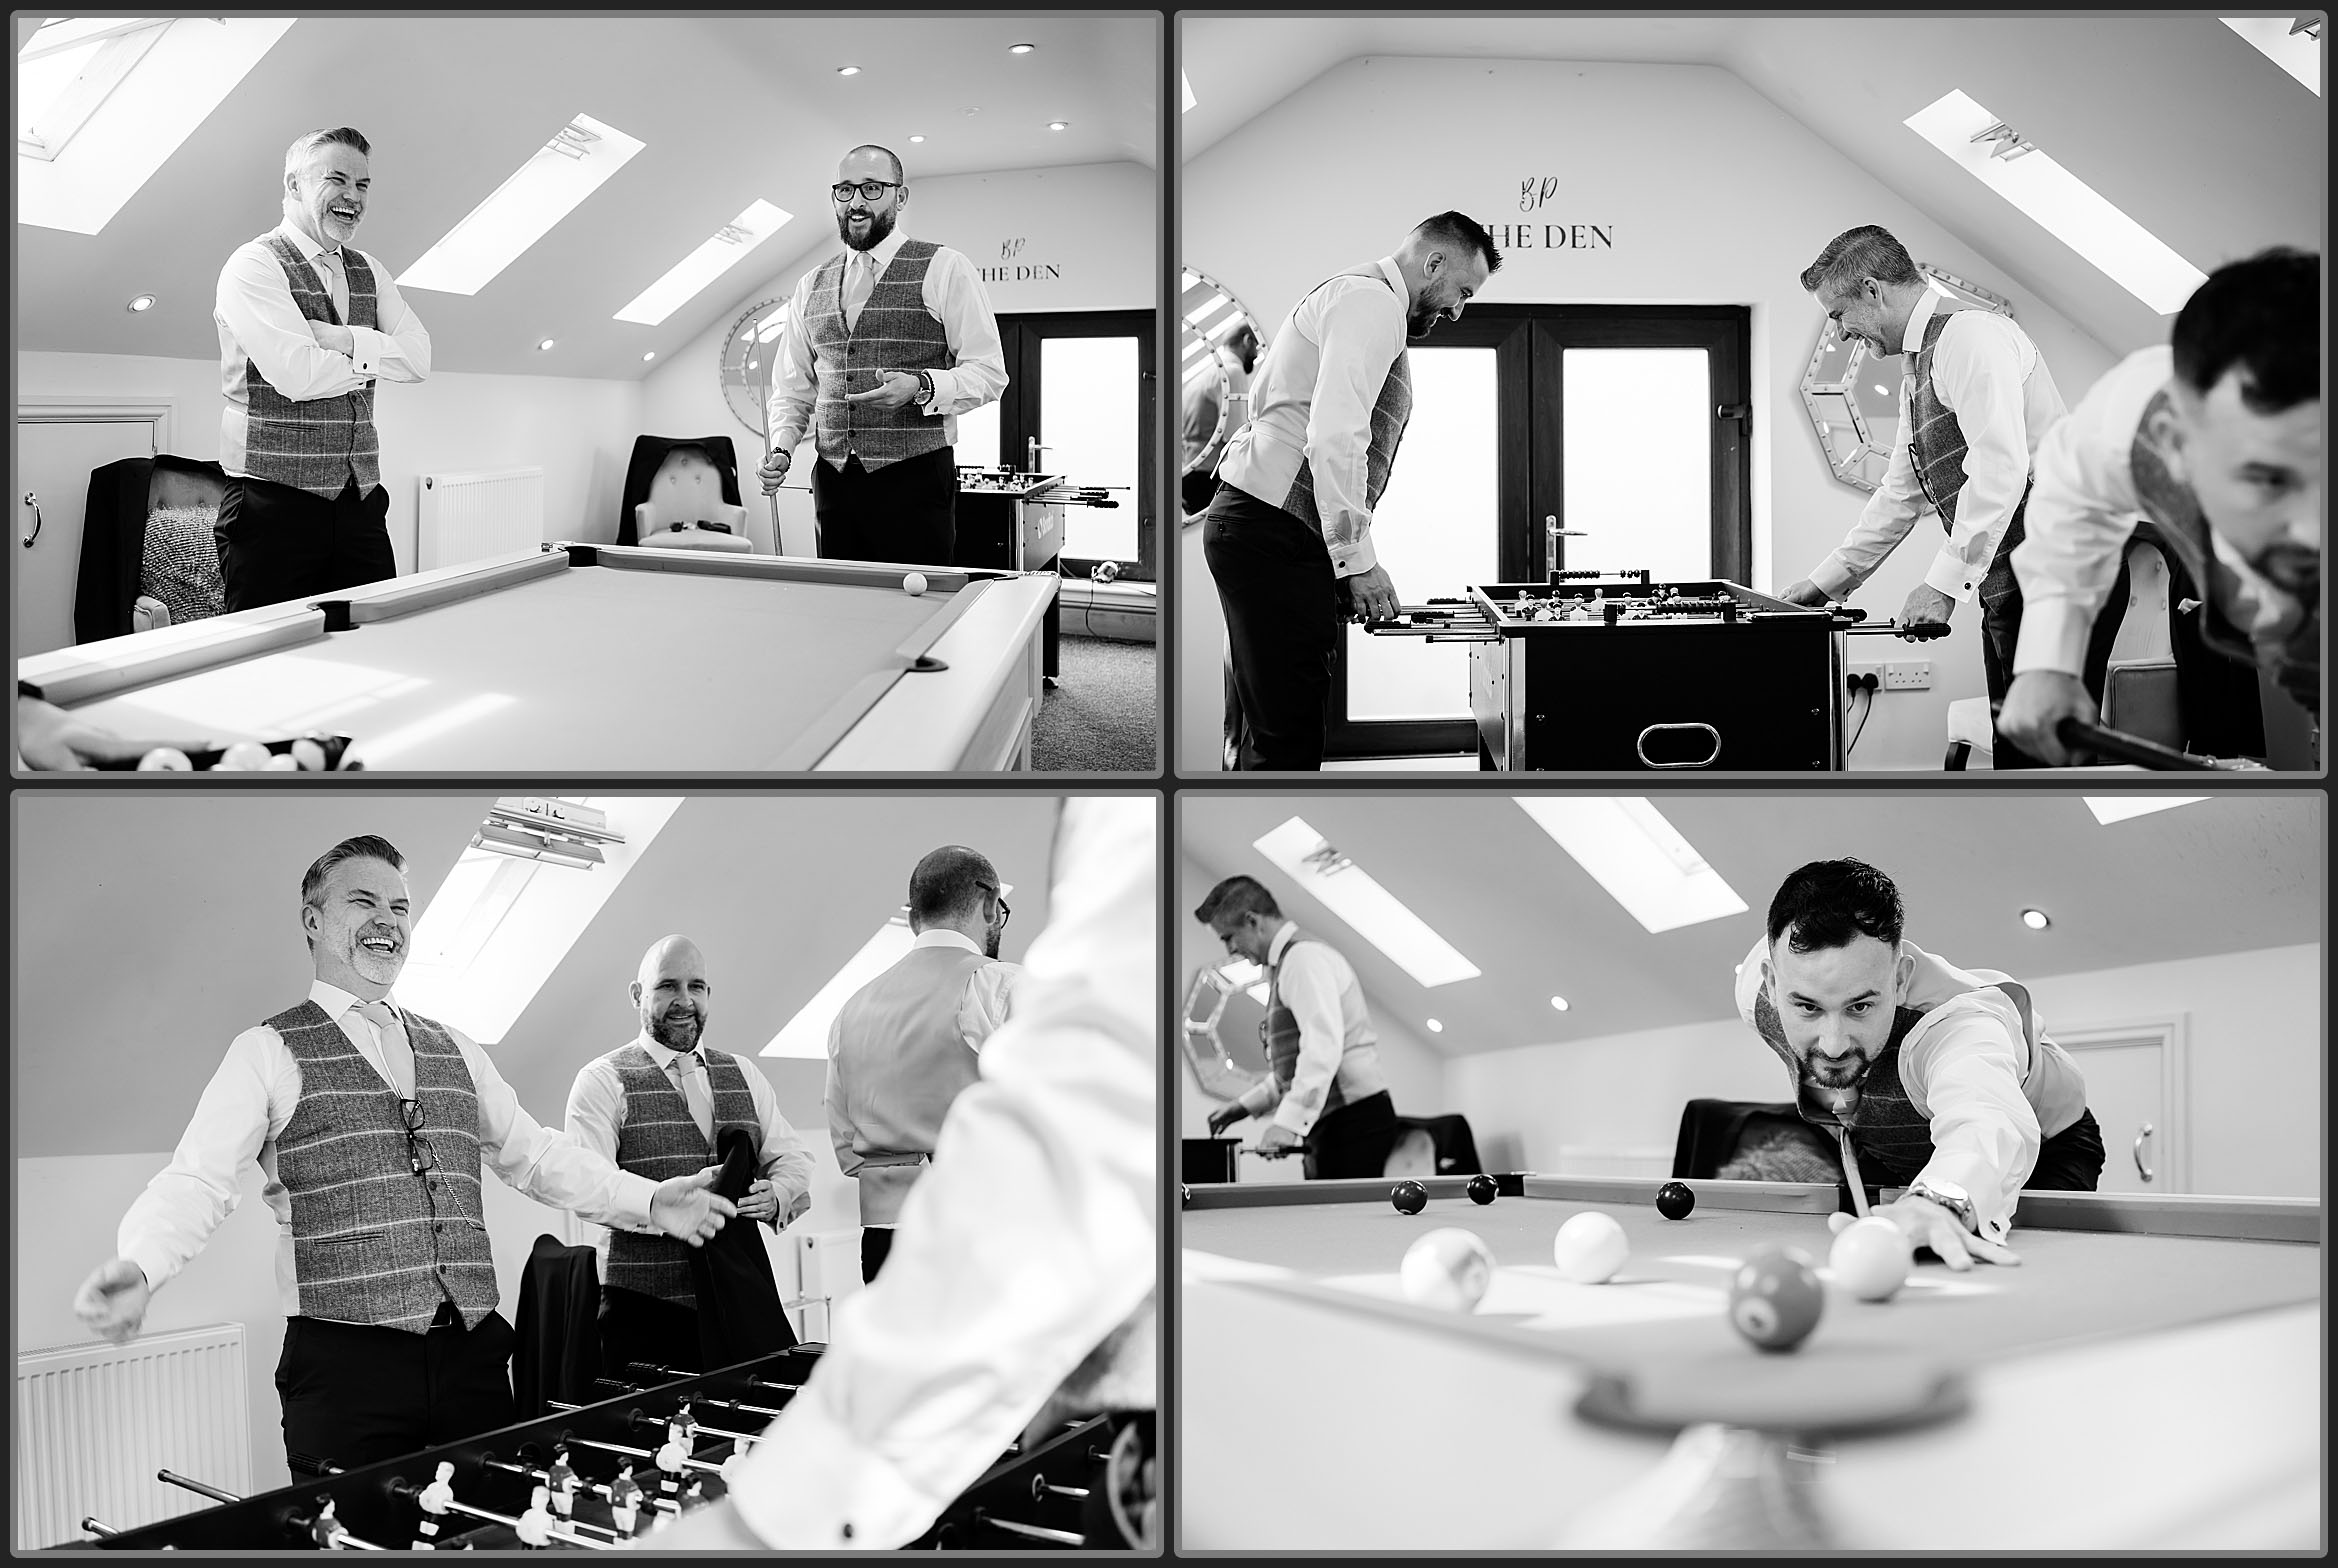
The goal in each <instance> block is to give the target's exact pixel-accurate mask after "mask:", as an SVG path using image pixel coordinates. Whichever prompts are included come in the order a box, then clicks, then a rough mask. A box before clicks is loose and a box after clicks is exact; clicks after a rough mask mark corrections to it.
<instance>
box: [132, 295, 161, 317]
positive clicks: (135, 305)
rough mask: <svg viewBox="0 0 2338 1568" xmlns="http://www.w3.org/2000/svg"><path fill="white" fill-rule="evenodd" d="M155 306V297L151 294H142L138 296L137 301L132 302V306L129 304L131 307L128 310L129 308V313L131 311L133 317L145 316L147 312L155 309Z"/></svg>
mask: <svg viewBox="0 0 2338 1568" xmlns="http://www.w3.org/2000/svg"><path fill="white" fill-rule="evenodd" d="M154 305H155V300H154V296H153V295H151V294H141V295H139V296H138V297H137V298H136V299H134V300H132V301H130V304H129V307H128V308H129V311H130V314H131V315H133V316H137V315H143V314H145V313H146V312H147V311H150V310H152V309H153V308H154Z"/></svg>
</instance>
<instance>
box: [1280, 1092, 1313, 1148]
mask: <svg viewBox="0 0 2338 1568" xmlns="http://www.w3.org/2000/svg"><path fill="white" fill-rule="evenodd" d="M1315 1120H1316V1119H1315V1118H1314V1117H1312V1116H1310V1115H1308V1114H1307V1112H1306V1111H1304V1110H1302V1109H1300V1108H1299V1107H1298V1106H1296V1105H1294V1104H1293V1103H1292V1102H1291V1097H1290V1096H1289V1095H1287V1094H1286V1095H1284V1096H1283V1103H1282V1104H1281V1105H1279V1106H1277V1107H1275V1120H1274V1124H1275V1125H1276V1126H1277V1127H1280V1128H1282V1129H1283V1131H1285V1132H1287V1133H1289V1134H1290V1135H1291V1136H1292V1137H1294V1138H1304V1137H1306V1136H1307V1134H1308V1133H1309V1132H1311V1131H1313V1130H1314V1127H1315Z"/></svg>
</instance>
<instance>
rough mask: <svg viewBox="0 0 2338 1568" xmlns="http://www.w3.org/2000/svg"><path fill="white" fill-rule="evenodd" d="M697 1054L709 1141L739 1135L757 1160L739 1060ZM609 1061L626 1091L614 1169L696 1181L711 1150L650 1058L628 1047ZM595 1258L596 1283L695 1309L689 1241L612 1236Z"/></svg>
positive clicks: (758, 1123)
mask: <svg viewBox="0 0 2338 1568" xmlns="http://www.w3.org/2000/svg"><path fill="white" fill-rule="evenodd" d="M698 1055H699V1058H700V1060H701V1061H702V1062H704V1063H705V1072H706V1083H707V1087H708V1088H709V1089H710V1090H711V1091H712V1092H713V1096H714V1136H715V1141H716V1142H717V1143H719V1142H721V1140H722V1135H723V1132H724V1130H725V1129H726V1128H731V1127H738V1128H741V1129H744V1130H745V1132H746V1134H747V1137H748V1139H749V1141H750V1142H752V1143H753V1144H754V1146H755V1150H756V1155H757V1157H758V1158H759V1159H760V1158H761V1155H762V1150H763V1123H762V1120H761V1118H759V1117H758V1116H756V1114H755V1096H754V1094H753V1093H752V1092H751V1091H750V1090H749V1089H748V1087H747V1077H746V1075H745V1074H744V1073H742V1072H740V1071H739V1064H738V1061H737V1059H736V1058H734V1057H732V1056H730V1055H728V1054H726V1053H724V1052H722V1051H714V1050H708V1049H707V1048H706V1047H704V1046H701V1047H699V1051H698ZM610 1061H611V1063H612V1064H613V1065H614V1066H615V1067H616V1069H617V1081H618V1082H619V1083H621V1084H623V1085H624V1086H625V1122H624V1124H623V1125H622V1126H620V1127H619V1128H618V1129H617V1167H618V1169H620V1170H626V1171H631V1172H633V1174H635V1175H636V1176H646V1177H648V1178H649V1179H650V1180H651V1181H671V1180H673V1179H674V1178H675V1177H677V1176H695V1175H697V1174H698V1173H699V1172H700V1171H702V1170H704V1169H705V1168H706V1167H707V1166H709V1165H712V1164H713V1163H714V1162H715V1161H714V1145H713V1144H710V1143H708V1142H707V1141H706V1139H705V1138H704V1137H702V1136H701V1135H700V1134H699V1131H698V1123H697V1121H696V1120H695V1119H694V1118H692V1116H691V1115H690V1102H689V1101H688V1100H686V1099H684V1098H683V1097H682V1091H681V1090H679V1089H677V1088H675V1087H674V1080H673V1079H671V1078H669V1077H667V1076H666V1074H665V1070H664V1069H663V1068H661V1067H659V1066H658V1064H657V1062H656V1060H655V1059H654V1058H652V1057H651V1055H650V1054H649V1052H647V1051H645V1050H643V1049H642V1048H641V1046H640V1044H639V1043H638V1042H633V1043H629V1044H627V1045H626V1046H624V1047H623V1048H622V1049H621V1050H619V1051H617V1052H616V1053H615V1054H614V1055H613V1056H612V1057H611V1058H610ZM600 1253H601V1283H602V1284H604V1285H621V1286H623V1287H624V1288H625V1289H627V1290H637V1291H639V1292H641V1293H642V1294H643V1295H645V1296H655V1297H657V1298H658V1299H659V1300H660V1301H671V1302H675V1303H678V1304H680V1305H682V1306H685V1307H690V1306H696V1305H697V1304H698V1293H697V1291H696V1290H695V1289H693V1288H692V1286H691V1283H690V1244H689V1243H688V1242H685V1241H679V1240H676V1239H675V1238H674V1237H672V1236H664V1235H659V1236H644V1235H641V1234H639V1233H637V1232H634V1231H629V1230H615V1229H610V1230H607V1231H604V1232H603V1233H602V1236H601V1244H600Z"/></svg>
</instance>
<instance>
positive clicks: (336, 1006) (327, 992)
mask: <svg viewBox="0 0 2338 1568" xmlns="http://www.w3.org/2000/svg"><path fill="white" fill-rule="evenodd" d="M308 999H309V1000H310V1001H312V1002H314V1003H316V1004H317V1005H318V1006H319V1007H321V1008H323V1009H324V1010H325V1016H326V1017H327V1018H330V1019H332V1020H333V1021H334V1022H336V1023H338V1022H340V1020H341V1015H342V1014H344V1013H346V1012H348V1011H349V1010H350V1009H351V1008H353V1007H363V1006H365V1005H366V1004H365V1003H364V1002H363V1001H362V1000H360V999H359V998H358V996H357V995H356V993H354V992H351V991H344V990H342V989H341V988H340V987H339V986H337V985H334V984H332V983H331V982H330V981H325V980H319V981H317V982H315V983H314V984H312V985H311V986H310V987H309V988H308ZM382 1000H383V1001H385V1002H387V1003H389V1004H390V1011H391V1012H393V1013H396V1014H398V1015H399V1016H400V1017H404V1016H405V1012H406V1010H405V1009H404V1008H402V1007H400V1006H399V1005H398V1000H397V998H396V997H394V996H385V997H383V998H382Z"/></svg>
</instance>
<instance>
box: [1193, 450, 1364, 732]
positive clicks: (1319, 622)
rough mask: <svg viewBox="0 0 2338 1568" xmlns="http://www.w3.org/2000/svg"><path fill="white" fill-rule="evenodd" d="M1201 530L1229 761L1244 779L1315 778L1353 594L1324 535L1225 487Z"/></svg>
mask: <svg viewBox="0 0 2338 1568" xmlns="http://www.w3.org/2000/svg"><path fill="white" fill-rule="evenodd" d="M1201 529H1202V557H1203V559H1205V560H1206V561H1208V562H1209V567H1210V576H1211V577H1212V578H1213V579H1215V580H1216V582H1217V585H1218V602H1219V604H1220V605H1221V606H1223V607H1224V609H1225V612H1226V642H1227V646H1228V648H1229V649H1230V651H1231V652H1232V655H1233V667H1232V670H1231V672H1230V673H1229V675H1228V678H1227V690H1226V747H1227V752H1228V758H1229V760H1230V761H1231V762H1232V764H1233V766H1234V767H1235V768H1236V769H1238V770H1240V771H1243V772H1261V771H1264V772H1314V771H1317V770H1319V769H1320V768H1322V766H1323V741H1324V733H1325V730H1326V728H1327V727H1328V725H1329V724H1330V720H1331V668H1332V659H1333V657H1334V656H1335V655H1336V654H1337V653H1338V651H1339V634H1340V625H1341V623H1342V622H1344V621H1345V620H1346V619H1347V614H1348V609H1347V607H1348V602H1349V601H1348V590H1347V585H1346V584H1345V583H1343V582H1341V581H1340V580H1339V578H1338V577H1337V576H1335V575H1334V574H1333V572H1332V569H1331V552H1330V551H1329V550H1327V549H1325V548H1324V544H1323V535H1322V534H1320V533H1318V532H1317V531H1316V530H1315V529H1313V528H1310V527H1309V526H1308V525H1307V524H1305V523H1303V522H1301V521H1300V520H1299V519H1298V518H1296V517H1293V516H1292V515H1291V514H1290V513H1288V512H1286V511H1284V510H1283V509H1282V508H1281V507H1279V506H1270V505H1268V504H1267V503H1266V502H1264V501H1261V500H1260V499H1258V497H1256V496H1254V495H1250V494H1248V493H1247V492H1245V491H1242V490H1238V489H1236V488H1235V487H1234V486H1232V485H1230V484H1228V483H1226V482H1225V481H1224V480H1223V479H1221V480H1219V481H1218V488H1217V492H1216V494H1214V495H1213V496H1211V498H1210V509H1209V511H1208V513H1207V514H1206V515H1205V516H1204V517H1203V519H1202V524H1201Z"/></svg>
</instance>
